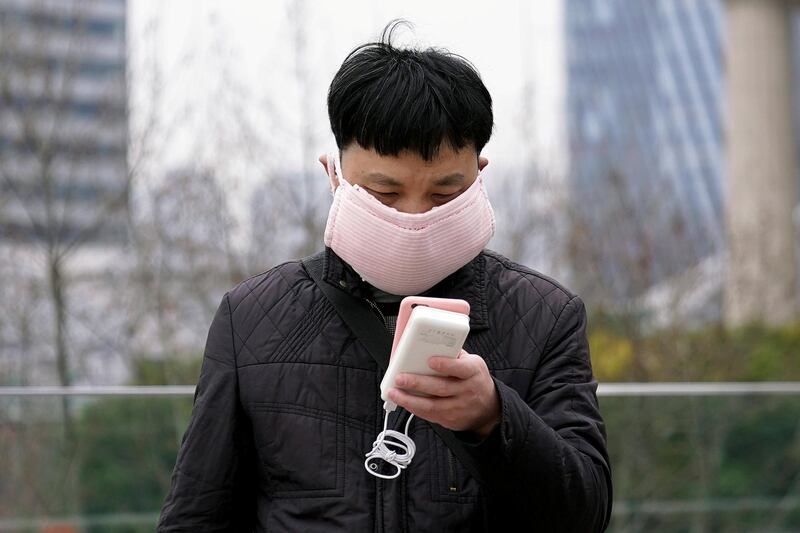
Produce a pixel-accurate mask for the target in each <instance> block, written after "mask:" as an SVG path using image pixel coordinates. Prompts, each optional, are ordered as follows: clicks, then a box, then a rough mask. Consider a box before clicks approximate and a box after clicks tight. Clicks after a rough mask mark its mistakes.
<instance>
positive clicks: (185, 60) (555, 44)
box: [128, 0, 565, 173]
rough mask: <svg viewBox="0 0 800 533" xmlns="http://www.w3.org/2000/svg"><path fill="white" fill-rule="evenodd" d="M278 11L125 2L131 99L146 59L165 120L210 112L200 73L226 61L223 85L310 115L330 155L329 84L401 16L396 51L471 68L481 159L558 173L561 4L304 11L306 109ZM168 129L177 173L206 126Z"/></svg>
mask: <svg viewBox="0 0 800 533" xmlns="http://www.w3.org/2000/svg"><path fill="white" fill-rule="evenodd" d="M288 5H289V2H286V1H278V0H269V1H263V0H262V1H247V0H226V1H225V2H222V1H212V0H169V1H168V2H163V1H162V0H129V31H128V33H129V43H130V46H131V53H132V60H131V65H132V68H133V69H134V70H133V74H134V75H133V76H132V77H131V79H132V83H133V94H134V95H136V94H137V91H138V93H139V98H142V94H140V93H141V91H142V90H145V89H142V87H139V86H137V84H138V85H142V83H140V82H139V77H138V76H137V75H136V71H135V68H136V67H135V65H136V64H137V58H138V57H139V56H140V55H141V54H142V53H143V51H144V50H151V51H155V53H156V55H157V57H158V60H159V62H160V63H161V64H162V67H163V68H164V78H163V83H164V91H163V92H164V94H163V101H164V104H163V107H162V110H161V112H163V113H165V114H166V115H169V114H170V113H174V112H175V111H174V110H175V109H179V108H180V107H181V105H183V104H185V103H187V102H191V103H194V104H195V105H199V106H214V105H216V103H217V101H218V100H219V98H220V96H219V94H218V92H217V93H215V92H214V91H215V89H214V86H215V80H214V79H209V77H210V76H209V72H216V71H215V70H214V69H213V68H212V67H211V63H214V62H215V61H216V62H217V63H219V62H220V61H224V62H227V67H226V72H227V73H228V75H230V77H231V78H232V79H235V80H237V83H239V84H240V85H241V86H242V87H243V90H245V91H247V92H248V93H250V94H252V95H253V97H254V98H255V99H256V100H254V101H260V100H261V99H263V98H264V97H265V95H269V98H270V99H271V100H272V102H279V104H278V105H279V107H280V109H281V111H282V112H284V113H286V114H287V116H288V117H291V116H292V115H293V110H296V109H299V106H301V105H303V106H307V107H306V109H308V111H309V112H310V113H312V116H318V117H319V120H318V122H317V123H316V125H315V133H316V142H315V144H316V145H317V146H318V147H319V149H318V151H320V152H322V151H327V150H328V149H329V148H331V147H335V145H334V143H333V137H332V135H331V134H330V132H329V126H328V122H327V113H326V108H325V95H326V90H327V87H328V84H329V82H330V79H331V77H332V76H333V74H334V73H335V71H336V69H337V68H338V66H339V65H340V64H341V61H342V60H343V59H344V57H345V56H346V55H347V53H348V52H349V51H350V50H351V49H352V48H354V47H355V46H357V45H358V44H360V43H362V42H365V41H368V40H373V39H375V38H376V37H377V36H378V34H379V32H380V30H381V29H382V28H383V26H384V25H385V24H386V23H387V22H388V21H389V20H390V19H392V18H397V17H403V18H406V19H408V20H410V21H411V22H412V23H413V24H414V26H415V29H414V31H413V32H405V33H404V34H403V36H402V39H401V40H402V41H404V42H408V41H409V40H411V42H414V43H417V44H421V45H434V46H443V47H445V48H448V49H450V50H451V51H453V52H456V53H459V54H461V55H463V56H465V57H466V58H468V59H469V60H471V61H472V62H473V63H474V64H475V65H476V67H477V68H478V70H479V72H480V73H481V75H482V77H483V79H484V82H485V83H486V85H487V87H488V88H489V91H490V92H491V94H492V96H493V98H494V102H495V124H496V125H495V133H494V136H493V138H492V140H491V141H490V143H489V144H488V145H487V147H486V148H485V150H484V152H483V153H484V155H486V156H487V157H489V159H490V160H491V161H492V163H493V164H494V165H495V168H497V167H500V166H502V167H504V168H514V167H515V166H517V165H519V163H520V159H521V158H520V157H519V154H520V150H524V149H528V150H534V151H535V153H536V154H537V159H539V160H540V161H541V163H542V164H544V165H545V166H547V167H549V168H551V169H554V170H556V171H558V170H560V169H563V166H564V160H565V156H564V154H565V146H564V140H563V139H564V124H563V122H564V120H563V117H564V113H563V95H564V75H563V55H564V53H563V44H562V39H561V9H562V7H561V0H536V1H535V2H530V1H524V0H508V1H496V2H493V3H491V8H487V7H488V6H489V5H490V4H489V3H488V2H477V1H463V0H462V1H457V2H456V1H439V2H432V1H430V0H405V1H404V2H402V3H400V2H397V3H394V2H393V3H390V2H377V1H367V0H344V1H338V2H322V1H309V2H307V14H306V17H304V18H306V20H307V21H308V25H309V26H308V27H309V30H310V31H309V42H308V48H307V54H308V55H307V58H308V63H309V65H310V69H311V74H310V80H311V87H312V89H311V94H310V95H309V98H308V100H310V101H305V102H300V100H299V98H298V94H297V89H296V87H295V86H294V85H293V83H292V82H291V75H290V74H291V68H292V62H291V61H292V57H293V56H292V48H291V46H292V45H291V34H290V33H289V30H288V25H287V10H288V7H287V6H288ZM154 22H155V26H154V27H155V28H156V30H154V31H151V32H149V33H148V31H147V27H148V26H152V25H153V23H154ZM220 58H224V59H220ZM212 77H213V76H212ZM526 84H527V87H528V88H529V90H532V93H531V98H528V101H530V102H531V104H530V105H531V109H530V110H529V111H528V114H525V112H524V110H523V109H521V105H522V103H523V101H524V99H523V91H524V90H525V87H526ZM144 98H146V96H145V97H144ZM136 109H137V108H136V107H134V117H133V120H136V118H137V117H136ZM255 116H257V115H254V117H255ZM525 116H528V117H531V120H529V122H530V124H528V125H527V127H526V128H527V129H526V131H527V134H521V132H522V131H523V130H521V129H520V126H521V124H520V123H521V122H522V121H523V117H525ZM255 122H256V124H258V120H257V119H256V121H255ZM286 122H287V124H285V125H280V126H279V127H275V126H273V129H275V130H277V131H274V132H273V134H272V135H271V138H279V139H280V140H276V141H275V142H276V143H279V142H283V143H285V145H286V146H287V149H286V150H283V151H282V152H281V153H283V154H285V161H283V162H282V165H285V166H288V167H294V168H296V166H297V165H299V164H300V161H299V154H296V153H293V151H292V150H291V146H293V145H296V144H297V143H296V131H295V128H294V127H293V126H292V125H291V124H288V123H289V122H291V119H288V120H287V121H286ZM284 126H285V127H284ZM265 127H268V126H267V125H266V124H265ZM178 129H179V130H181V131H179V132H178V133H177V136H176V137H174V138H173V141H172V142H170V143H168V145H167V146H165V147H164V150H163V154H162V155H163V159H162V161H161V163H162V164H163V165H164V167H165V168H169V167H171V166H176V165H180V164H182V163H184V162H185V161H186V159H187V158H188V157H190V156H189V153H190V152H189V150H190V147H191V146H192V143H193V142H194V141H193V139H194V137H195V136H197V135H198V132H200V131H203V130H205V129H208V125H207V124H199V123H196V124H192V123H190V122H187V123H186V124H185V126H184V127H179V128H178ZM209 143H212V144H213V146H209V148H208V149H207V150H204V152H213V151H214V149H216V148H217V145H218V144H219V143H217V142H214V141H209ZM305 163H306V164H309V162H305ZM311 164H313V162H311ZM244 172H245V173H246V170H245V171H244Z"/></svg>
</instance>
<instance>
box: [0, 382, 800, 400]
mask: <svg viewBox="0 0 800 533" xmlns="http://www.w3.org/2000/svg"><path fill="white" fill-rule="evenodd" d="M194 390H195V387H194V385H153V386H134V385H109V386H97V385H86V386H83V385H81V386H71V387H59V386H30V387H0V397H3V396H5V397H8V396H191V395H193V394H194ZM766 394H769V395H781V394H800V381H762V382H653V383H600V384H599V385H598V388H597V395H598V396H608V397H620V396H731V395H766Z"/></svg>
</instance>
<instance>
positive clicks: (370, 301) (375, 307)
mask: <svg viewBox="0 0 800 533" xmlns="http://www.w3.org/2000/svg"><path fill="white" fill-rule="evenodd" d="M364 299H365V300H366V301H367V303H368V304H369V306H370V307H372V309H373V310H374V311H375V312H376V313H377V314H378V316H379V317H380V319H381V321H382V322H383V327H388V325H387V323H386V316H384V314H383V312H382V311H381V310H380V308H379V307H378V304H376V303H375V302H373V301H372V300H370V299H369V298H364Z"/></svg>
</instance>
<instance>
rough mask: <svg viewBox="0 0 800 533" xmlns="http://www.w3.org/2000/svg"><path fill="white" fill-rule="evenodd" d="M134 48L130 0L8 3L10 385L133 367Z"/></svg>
mask: <svg viewBox="0 0 800 533" xmlns="http://www.w3.org/2000/svg"><path fill="white" fill-rule="evenodd" d="M126 55H127V50H126V1H125V0H0V279H2V283H0V298H2V300H3V301H4V302H5V304H4V305H3V306H2V312H0V376H2V381H3V382H4V383H12V384H17V383H29V382H36V383H60V384H68V383H71V382H73V380H77V379H87V378H86V377H85V376H91V377H92V379H95V380H96V381H106V382H108V381H112V380H117V381H119V380H121V379H122V377H121V376H123V372H124V371H125V368H126V367H125V364H124V363H125V362H124V360H123V359H122V358H121V357H117V358H113V360H112V357H111V356H110V355H109V354H110V353H115V352H118V351H119V350H115V348H116V346H117V344H118V342H117V340H118V337H122V336H121V335H119V334H118V333H117V332H118V331H124V328H123V327H121V326H118V324H119V322H120V320H121V318H120V316H118V315H122V313H123V311H122V310H118V309H119V308H121V307H123V303H124V295H122V294H121V291H119V287H120V286H121V285H122V284H123V283H124V270H123V268H122V267H124V266H126V265H129V264H130V261H129V260H126V259H125V253H126V247H125V245H126V244H127V235H128V229H127V228H128V223H127V220H128V182H129V180H128V168H127V145H128V118H127V90H126ZM110 265H116V266H117V268H109V266H110ZM115 276H116V277H115ZM115 327H116V328H117V329H116V330H115V329H114V328H115ZM95 376H101V377H100V378H96V377H95ZM109 376H111V377H109Z"/></svg>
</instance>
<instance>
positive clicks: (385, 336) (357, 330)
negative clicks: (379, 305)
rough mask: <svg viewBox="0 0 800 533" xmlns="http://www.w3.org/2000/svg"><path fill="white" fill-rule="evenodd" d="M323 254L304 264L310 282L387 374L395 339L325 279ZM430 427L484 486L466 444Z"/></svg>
mask: <svg viewBox="0 0 800 533" xmlns="http://www.w3.org/2000/svg"><path fill="white" fill-rule="evenodd" d="M324 254H325V252H320V253H318V254H315V255H312V256H310V257H306V258H305V259H303V261H302V262H303V266H305V268H306V271H307V272H308V274H309V275H310V276H311V279H313V280H314V282H315V283H316V284H317V286H318V287H319V288H320V289H321V290H322V292H323V294H325V296H326V297H327V298H328V300H329V301H330V302H331V304H333V307H334V308H335V309H336V312H337V313H338V314H339V316H340V317H341V318H342V320H344V322H345V323H346V324H347V326H348V327H349V328H350V329H351V330H352V331H353V333H354V334H355V335H356V337H358V340H360V341H361V343H362V344H363V345H364V346H365V347H366V349H367V351H368V352H369V354H370V355H371V356H372V358H373V359H374V360H375V362H376V363H378V366H379V367H380V368H381V370H383V371H384V372H385V371H386V367H387V366H388V364H389V354H390V353H391V351H392V339H391V338H390V336H389V332H388V331H386V326H385V325H384V324H382V323H381V320H380V318H378V316H377V315H376V314H375V313H374V312H372V309H370V308H369V305H367V304H366V303H365V302H364V301H363V300H361V299H359V298H356V297H354V296H350V295H349V294H347V293H345V292H344V291H341V290H339V289H337V288H336V287H334V286H333V285H331V284H330V283H326V282H325V281H324V280H323V279H322V261H323V257H324ZM429 424H430V426H431V428H433V431H435V432H436V434H437V435H439V438H441V439H442V440H443V441H444V443H445V444H446V445H447V447H448V448H450V451H452V452H453V454H454V455H455V456H456V457H458V459H459V461H461V464H463V465H464V467H465V468H466V469H467V470H469V473H470V474H471V475H472V477H474V478H475V479H476V480H477V481H478V483H480V484H482V485H483V476H482V475H481V473H480V470H479V469H478V465H477V463H476V462H475V459H473V458H472V456H471V455H470V454H469V452H467V450H465V449H464V446H463V444H462V443H461V442H460V441H459V440H458V438H457V437H456V436H455V435H454V434H453V432H452V431H450V430H449V429H446V428H443V427H442V426H440V425H438V424H434V423H431V422H429Z"/></svg>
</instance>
